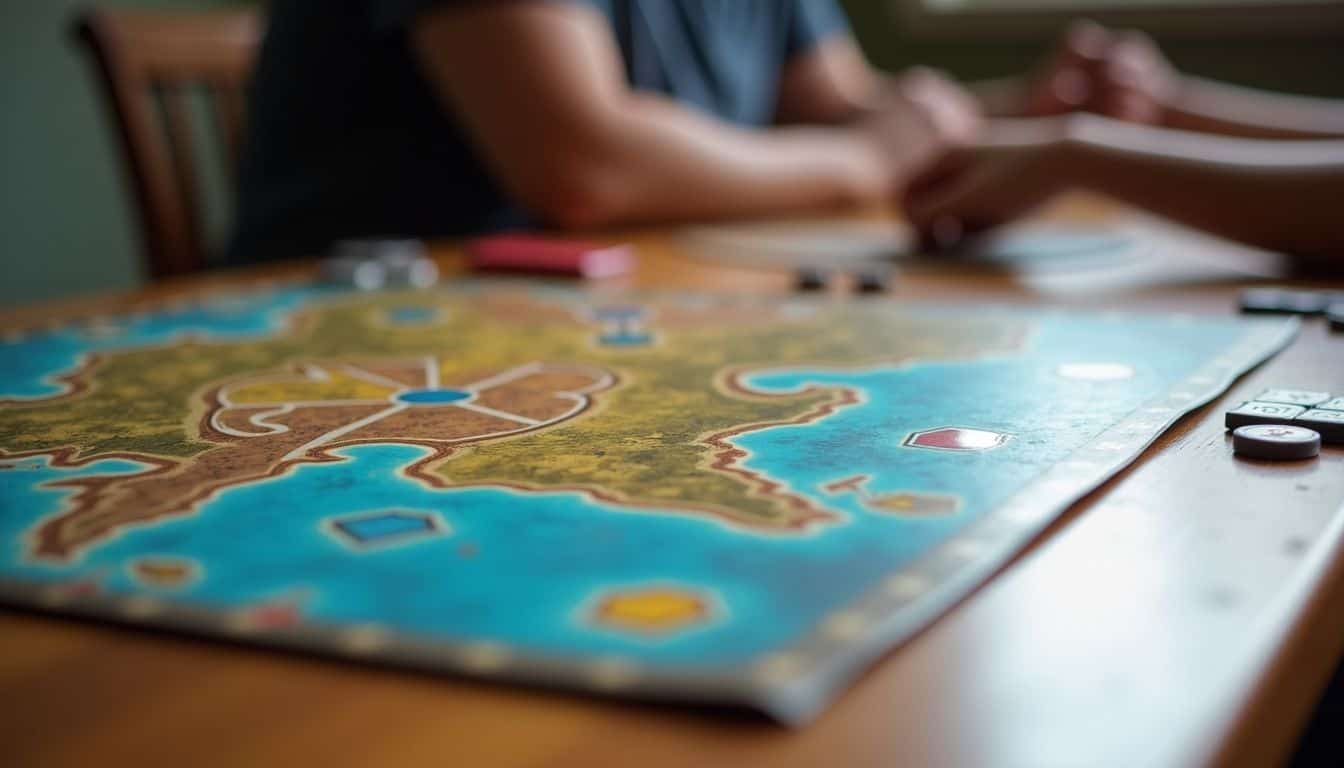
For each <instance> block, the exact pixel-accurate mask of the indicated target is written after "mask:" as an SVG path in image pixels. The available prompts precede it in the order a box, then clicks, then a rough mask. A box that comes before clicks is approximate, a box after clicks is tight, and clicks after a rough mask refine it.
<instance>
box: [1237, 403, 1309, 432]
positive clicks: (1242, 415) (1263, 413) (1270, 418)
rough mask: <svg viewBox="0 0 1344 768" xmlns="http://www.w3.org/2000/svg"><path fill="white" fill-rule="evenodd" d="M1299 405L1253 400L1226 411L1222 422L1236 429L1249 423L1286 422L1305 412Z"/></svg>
mask: <svg viewBox="0 0 1344 768" xmlns="http://www.w3.org/2000/svg"><path fill="white" fill-rule="evenodd" d="M1306 410H1307V409H1306V408H1303V407H1302V406H1300V405H1284V404H1283V403H1261V402H1256V401H1254V400H1252V401H1250V402H1248V403H1242V404H1241V405H1239V406H1237V407H1236V408H1233V409H1232V410H1230V411H1228V412H1227V414H1226V415H1225V416H1224V419H1223V424H1224V425H1225V426H1226V427H1227V428H1228V429H1236V428H1237V427H1244V426H1248V425H1250V424H1287V423H1289V422H1291V421H1292V420H1293V419H1295V418H1297V417H1298V416H1301V415H1302V414H1303V413H1305V412H1306Z"/></svg>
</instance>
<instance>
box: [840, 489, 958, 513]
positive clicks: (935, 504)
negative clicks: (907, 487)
mask: <svg viewBox="0 0 1344 768" xmlns="http://www.w3.org/2000/svg"><path fill="white" fill-rule="evenodd" d="M863 504H864V506H866V507H868V508H869V509H871V510H873V511H875V512H882V513H885V514H888V515H897V516H901V517H943V516H946V515H951V514H953V513H955V512H956V511H957V508H958V507H960V506H961V499H959V498H957V497H956V496H946V495H943V494H936V493H912V492H909V491H906V492H902V493H890V494H886V495H882V496H873V497H871V498H867V499H864V501H863Z"/></svg>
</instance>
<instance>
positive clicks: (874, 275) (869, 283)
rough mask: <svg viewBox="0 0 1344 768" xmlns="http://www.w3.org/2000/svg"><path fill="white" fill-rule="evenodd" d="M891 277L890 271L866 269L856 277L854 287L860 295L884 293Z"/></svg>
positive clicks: (876, 268)
mask: <svg viewBox="0 0 1344 768" xmlns="http://www.w3.org/2000/svg"><path fill="white" fill-rule="evenodd" d="M890 275H891V273H890V271H889V270H886V269H882V268H880V267H873V268H870V269H865V270H863V271H861V272H859V273H858V274H857V275H855V276H854V280H855V284H854V287H855V289H856V290H857V291H858V292H859V293H883V292H885V291H886V290H887V281H888V280H889V279H890Z"/></svg>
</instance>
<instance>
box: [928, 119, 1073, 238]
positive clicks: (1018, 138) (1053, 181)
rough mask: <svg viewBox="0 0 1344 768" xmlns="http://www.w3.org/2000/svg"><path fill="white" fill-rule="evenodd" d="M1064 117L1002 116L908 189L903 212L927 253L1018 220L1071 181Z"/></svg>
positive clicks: (950, 151) (1066, 121) (1067, 129)
mask: <svg viewBox="0 0 1344 768" xmlns="http://www.w3.org/2000/svg"><path fill="white" fill-rule="evenodd" d="M1069 134H1070V127H1069V118H1067V117H1044V118H1020V119H1014V120H999V121H995V122H994V123H992V124H991V127H990V130H989V132H988V134H987V135H986V137H985V138H984V140H983V141H981V142H979V143H978V144H975V145H968V146H962V147H955V148H952V149H950V150H949V151H947V152H946V153H945V154H944V155H943V156H942V157H941V158H940V159H939V160H938V161H937V162H936V163H934V164H933V165H931V166H930V167H929V168H927V169H926V170H925V171H924V172H923V173H922V174H920V175H919V176H918V177H917V178H916V179H915V180H914V181H913V182H911V184H910V186H909V187H908V188H907V189H906V193H905V200H904V202H905V212H906V215H907V217H908V218H909V220H910V223H911V224H912V225H913V226H914V228H915V231H916V232H917V233H918V234H919V237H920V242H921V246H922V247H923V248H924V249H926V250H943V249H947V248H952V247H955V246H956V245H957V244H958V243H960V241H961V240H962V239H964V238H965V237H968V236H973V235H976V234H979V233H981V232H983V231H985V230H987V229H990V228H993V227H996V226H998V225H1000V224H1003V223H1006V222H1008V221H1011V220H1013V219H1016V218H1019V217H1021V216H1023V215H1025V214H1027V213H1029V212H1031V211H1032V210H1034V209H1035V208H1037V207H1038V206H1040V205H1041V204H1042V203H1044V202H1046V201H1047V200H1049V199H1050V198H1051V197H1053V196H1054V195H1055V194H1057V193H1058V192H1060V191H1062V190H1064V189H1065V188H1067V187H1068V186H1069V185H1070V184H1071V183H1072V181H1073V180H1072V179H1071V177H1070V174H1069V164H1068V162H1067V161H1066V158H1065V153H1066V148H1067V143H1066V140H1067V139H1068V137H1069Z"/></svg>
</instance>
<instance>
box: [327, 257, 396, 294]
mask: <svg viewBox="0 0 1344 768" xmlns="http://www.w3.org/2000/svg"><path fill="white" fill-rule="evenodd" d="M322 277H323V279H325V280H326V281H327V282H329V283H336V284H338V285H344V286H349V287H351V288H355V289H358V290H361V291H376V290H378V289H379V288H382V287H383V286H384V285H385V284H386V283H387V268H386V267H385V266H383V264H382V263H381V262H378V261H375V260H372V259H363V258H358V257H354V256H333V257H328V258H326V259H323V260H322Z"/></svg>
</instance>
